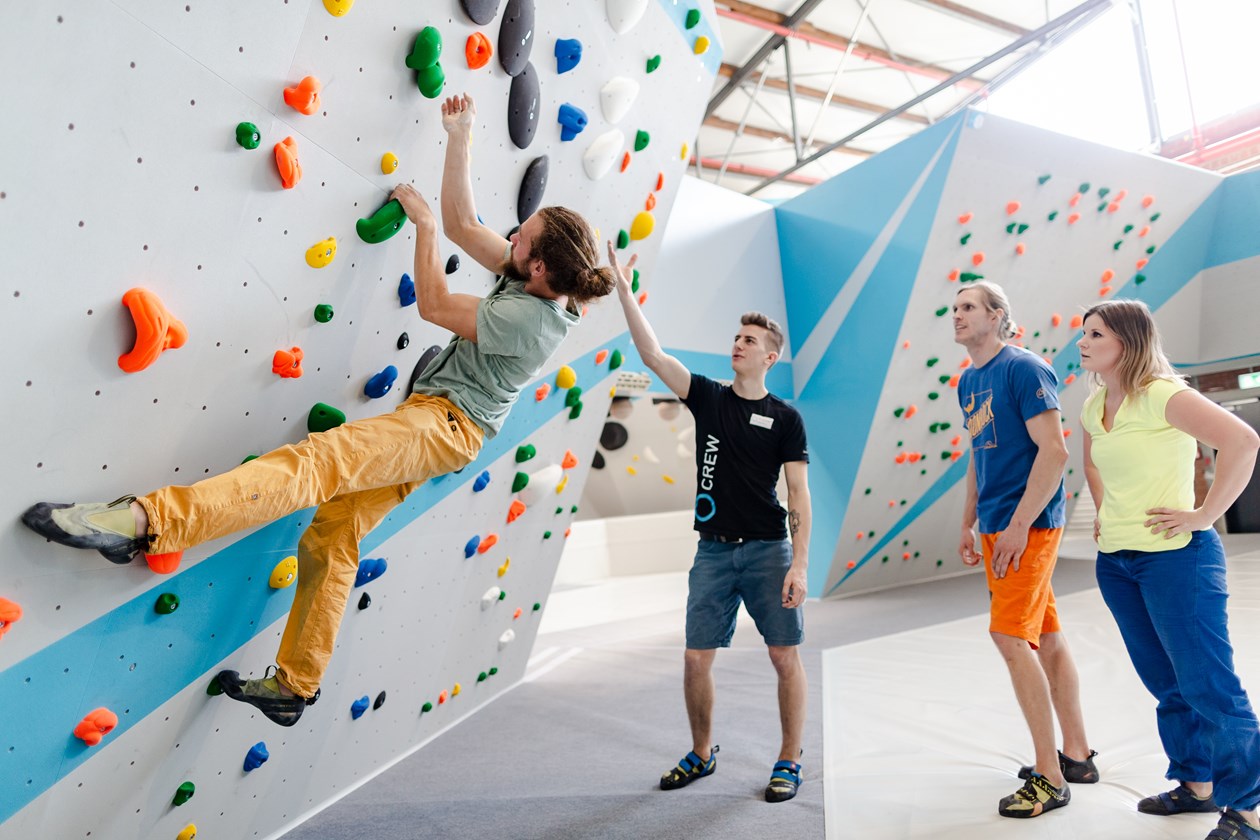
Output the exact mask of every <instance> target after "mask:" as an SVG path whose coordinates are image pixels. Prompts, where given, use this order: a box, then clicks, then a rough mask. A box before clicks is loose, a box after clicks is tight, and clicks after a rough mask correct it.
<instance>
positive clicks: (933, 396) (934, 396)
mask: <svg viewBox="0 0 1260 840" xmlns="http://www.w3.org/2000/svg"><path fill="white" fill-rule="evenodd" d="M940 398H941V395H940V394H938V393H937V392H936V391H928V399H929V400H939V399H940Z"/></svg>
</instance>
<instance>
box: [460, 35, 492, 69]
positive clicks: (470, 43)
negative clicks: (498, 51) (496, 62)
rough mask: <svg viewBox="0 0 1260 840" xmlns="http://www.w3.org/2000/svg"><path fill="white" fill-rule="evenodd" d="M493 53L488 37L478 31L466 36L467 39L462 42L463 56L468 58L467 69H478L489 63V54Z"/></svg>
mask: <svg viewBox="0 0 1260 840" xmlns="http://www.w3.org/2000/svg"><path fill="white" fill-rule="evenodd" d="M492 55H494V50H492V49H490V39H489V38H487V37H486V36H485V35H483V34H482V33H480V32H474V33H473V34H471V35H469V36H468V40H467V41H465V42H464V58H465V59H467V60H468V69H469V70H480V69H481V68H482V67H485V66H486V65H487V64H489V63H490V56H492Z"/></svg>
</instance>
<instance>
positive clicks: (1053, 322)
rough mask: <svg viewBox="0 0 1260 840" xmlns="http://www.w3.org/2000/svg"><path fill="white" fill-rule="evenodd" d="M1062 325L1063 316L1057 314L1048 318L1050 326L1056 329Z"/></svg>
mask: <svg viewBox="0 0 1260 840" xmlns="http://www.w3.org/2000/svg"><path fill="white" fill-rule="evenodd" d="M1062 323H1063V316H1062V315H1060V314H1059V313H1058V312H1056V313H1054V314H1053V315H1051V316H1050V326H1052V327H1057V326H1059V324H1062Z"/></svg>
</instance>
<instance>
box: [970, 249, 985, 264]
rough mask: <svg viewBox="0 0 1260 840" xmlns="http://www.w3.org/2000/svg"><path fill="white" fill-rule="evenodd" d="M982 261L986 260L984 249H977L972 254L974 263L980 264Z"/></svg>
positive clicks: (972, 262)
mask: <svg viewBox="0 0 1260 840" xmlns="http://www.w3.org/2000/svg"><path fill="white" fill-rule="evenodd" d="M982 262H984V251H976V252H975V253H974V254H972V255H971V264H972V265H980V263H982Z"/></svg>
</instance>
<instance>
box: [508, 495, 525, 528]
mask: <svg viewBox="0 0 1260 840" xmlns="http://www.w3.org/2000/svg"><path fill="white" fill-rule="evenodd" d="M524 512H525V503H524V502H522V501H521V500H520V499H513V500H512V504H511V505H510V506H509V507H508V514H507V521H508V522H509V523H511V522H515V521H516V520H517V519H520V517H521V514H522V513H524Z"/></svg>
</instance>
